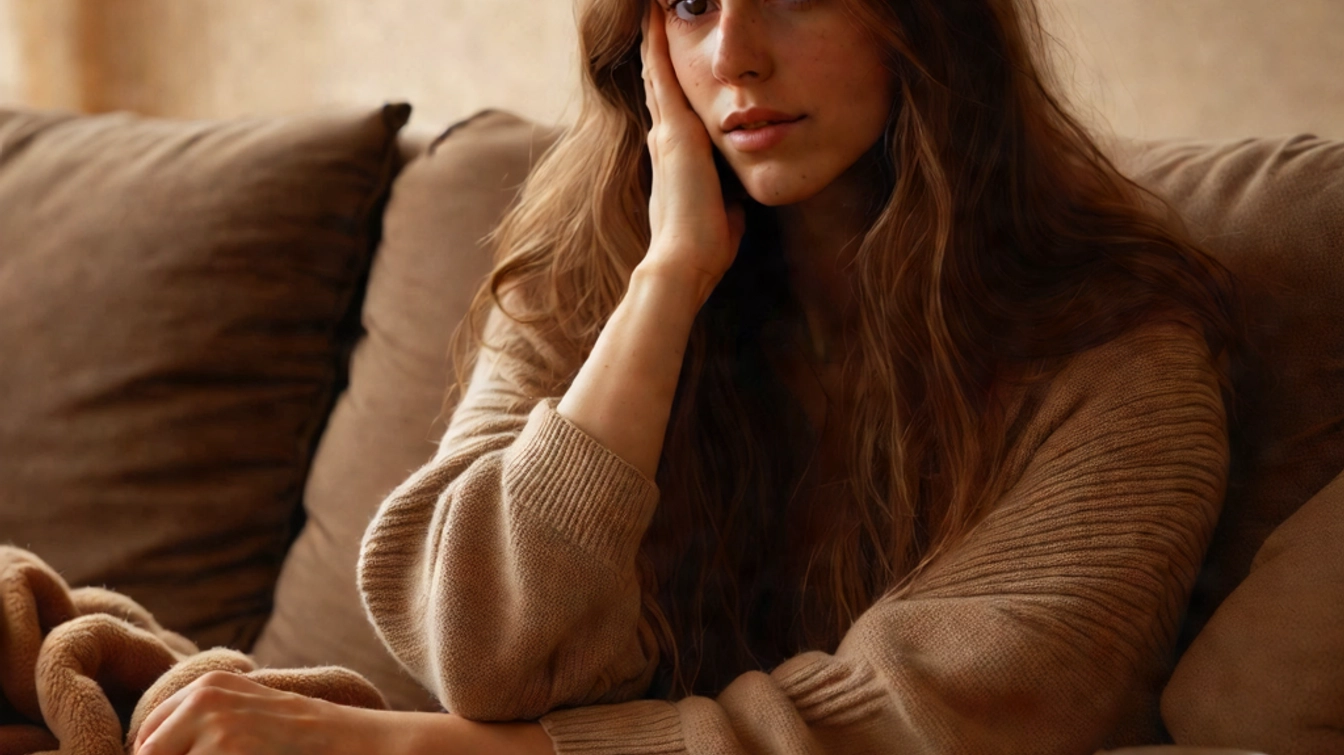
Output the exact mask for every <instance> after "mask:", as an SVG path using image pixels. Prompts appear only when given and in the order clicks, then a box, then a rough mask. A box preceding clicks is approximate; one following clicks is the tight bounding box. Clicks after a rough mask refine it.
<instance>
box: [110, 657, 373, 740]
mask: <svg viewBox="0 0 1344 755" xmlns="http://www.w3.org/2000/svg"><path fill="white" fill-rule="evenodd" d="M375 715H376V712H375V711H367V710H363V709H360V708H349V707H346V706H342V705H336V704H335V703H329V702H326V701H325V700H316V699H313V698H310V697H304V696H302V695H295V694H292V693H289V692H279V691H277V690H273V689H271V688H269V687H265V686H263V685H260V684H257V683H256V682H254V681H252V680H250V679H246V678H244V677H242V676H239V675H237V674H230V673H226V672H222V671H215V672H211V673H209V674H205V675H204V676H202V677H201V678H199V679H197V680H196V681H194V682H192V683H191V684H189V685H187V686H186V687H183V688H182V689H181V690H178V692H177V693H176V694H174V695H173V696H172V697H169V698H168V699H167V700H165V701H163V703H162V704H160V705H159V707H157V708H155V709H154V712H153V713H151V714H150V715H149V717H148V718H146V719H145V723H144V725H143V726H141V727H140V733H139V735H138V736H137V737H136V741H135V746H134V748H133V749H132V752H133V753H134V755H187V753H191V754H192V755H204V753H211V754H212V755H244V754H246V755H281V754H282V753H283V754H284V755H299V754H300V753H313V755H317V754H318V753H328V754H329V755H340V754H341V753H347V752H348V753H352V754H353V753H370V752H387V751H390V750H389V748H385V747H382V746H380V743H379V741H378V740H377V738H378V737H379V735H380V732H379V729H380V728H381V727H380V726H379V725H378V721H377V719H376V718H375Z"/></svg>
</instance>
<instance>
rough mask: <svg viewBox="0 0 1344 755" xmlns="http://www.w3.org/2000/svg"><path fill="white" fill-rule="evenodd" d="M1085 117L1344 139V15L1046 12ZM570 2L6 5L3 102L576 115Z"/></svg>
mask: <svg viewBox="0 0 1344 755" xmlns="http://www.w3.org/2000/svg"><path fill="white" fill-rule="evenodd" d="M1048 1H1049V2H1050V3H1051V7H1052V8H1053V11H1052V13H1051V19H1052V20H1051V27H1052V29H1053V30H1054V31H1055V33H1056V34H1057V35H1058V36H1059V38H1060V39H1061V40H1062V41H1063V42H1064V43H1065V45H1066V47H1067V51H1068V52H1067V54H1066V60H1067V61H1069V62H1070V63H1071V72H1072V79H1073V80H1074V81H1075V82H1076V86H1077V91H1078V93H1079V97H1078V99H1079V100H1080V101H1081V102H1082V103H1083V105H1084V106H1085V108H1086V109H1087V110H1088V111H1089V112H1091V113H1092V114H1093V115H1094V116H1095V118H1094V119H1095V120H1099V121H1104V122H1107V123H1110V124H1111V125H1113V126H1114V128H1115V130H1116V131H1118V132H1120V133H1124V134H1131V135H1140V136H1152V137H1158V136H1173V135H1176V136H1179V135H1191V136H1205V137H1232V136H1243V135H1251V134H1271V133H1282V132H1289V131H1308V130H1309V131H1315V132H1317V133H1321V134H1323V135H1327V136H1333V137H1338V138H1344V0H1291V2H1287V3H1270V2H1266V0H1048ZM573 48H574V30H573V18H572V10H571V1H570V0H475V1H469V0H0V99H3V100H4V101H6V102H27V103H33V104H37V105H41V106H54V107H71V108H79V109H85V110H105V109H113V108H130V109H135V110H139V111H141V112H146V113H152V114H161V115H173V116H185V117H219V116H229V115H236V114H242V113H276V112H286V111H294V110H306V109H310V108H313V107H318V106H323V105H332V104H367V103H370V102H378V101H382V100H386V99H406V100H408V101H410V102H412V103H414V104H415V105H416V107H417V116H416V123H417V124H418V125H419V126H421V127H424V128H434V127H437V126H439V125H441V124H445V123H447V122H449V121H451V120H454V119H456V118H459V117H462V116H464V115H466V114H469V113H471V112H473V111H475V110H477V109H479V108H483V107H503V108H508V109H512V110H515V111H518V112H521V113H524V114H526V115H529V116H532V117H534V118H538V119H541V120H548V121H553V120H563V119H565V118H566V114H567V113H570V114H572V112H573V108H574V104H575V103H574V88H575V81H576V78H577V75H576V72H575V66H576V64H575V62H574V59H575V55H574V49H573Z"/></svg>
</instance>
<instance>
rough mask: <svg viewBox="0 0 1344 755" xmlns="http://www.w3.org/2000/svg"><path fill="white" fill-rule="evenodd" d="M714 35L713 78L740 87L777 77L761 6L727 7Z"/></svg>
mask: <svg viewBox="0 0 1344 755" xmlns="http://www.w3.org/2000/svg"><path fill="white" fill-rule="evenodd" d="M715 31H716V32H717V38H718V47H717V48H716V49H715V50H714V68H713V72H714V78H716V79H718V80H719V81H721V82H723V83H724V84H730V85H737V84H741V83H743V82H744V81H746V80H761V79H767V78H769V77H770V76H771V74H773V73H774V60H773V57H772V54H773V53H772V50H771V47H770V39H769V30H768V29H767V28H766V19H765V18H764V17H763V16H762V15H761V9H760V7H759V4H758V3H724V5H723V7H722V10H720V11H719V19H718V28H717V29H716V30H715Z"/></svg>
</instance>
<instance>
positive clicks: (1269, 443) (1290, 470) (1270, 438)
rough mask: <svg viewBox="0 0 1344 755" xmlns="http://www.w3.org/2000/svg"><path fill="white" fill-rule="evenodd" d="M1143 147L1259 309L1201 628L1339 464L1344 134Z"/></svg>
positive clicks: (1138, 166) (1135, 170)
mask: <svg viewBox="0 0 1344 755" xmlns="http://www.w3.org/2000/svg"><path fill="white" fill-rule="evenodd" d="M1132 146H1133V145H1132ZM1137 146H1138V147H1139V149H1132V148H1131V150H1130V151H1129V153H1128V154H1127V155H1126V156H1124V157H1123V158H1122V165H1123V166H1124V167H1126V168H1127V169H1128V170H1129V171H1130V172H1131V174H1132V175H1134V176H1135V177H1136V178H1137V179H1138V180H1139V181H1140V182H1142V183H1144V184H1145V185H1147V186H1149V187H1151V188H1153V189H1155V190H1157V192H1158V193H1159V194H1161V195H1162V196H1164V197H1166V198H1167V199H1168V200H1170V201H1171V202H1172V203H1173V204H1174V205H1175V207H1176V209H1177V210H1178V211H1179V212H1180V214H1181V215H1182V216H1184V217H1185V219H1186V221H1187V223H1188V224H1189V228H1190V230H1191V231H1192V233H1193V235H1194V237H1195V238H1196V239H1197V240H1198V241H1200V242H1201V243H1203V244H1204V245H1205V246H1206V247H1207V248H1208V249H1209V250H1210V251H1212V252H1213V253H1214V255H1215V256H1216V257H1217V258H1218V259H1219V260H1221V261H1222V262H1223V264H1225V265H1227V266H1228V268H1230V269H1231V270H1232V272H1233V273H1234V274H1236V276H1237V277H1238V279H1239V280H1240V281H1241V284H1242V286H1243V290H1244V292H1245V295H1246V304H1247V309H1248V313H1249V319H1250V328H1251V333H1250V336H1251V344H1250V345H1251V348H1252V350H1253V353H1252V355H1251V360H1250V363H1249V365H1248V368H1249V369H1248V370H1247V371H1246V373H1245V374H1241V375H1239V376H1237V378H1236V380H1237V389H1238V391H1239V392H1240V394H1241V395H1240V398H1239V402H1238V403H1239V406H1238V408H1237V411H1238V413H1239V416H1240V418H1241V419H1242V421H1243V422H1244V435H1245V441H1244V442H1243V443H1241V444H1240V447H1239V448H1238V449H1237V454H1238V457H1239V458H1238V459H1237V460H1236V461H1235V462H1234V468H1233V470H1232V479H1231V481H1230V489H1229V491H1228V496H1227V502H1226V504H1225V506H1224V510H1223V515H1222V518H1221V519H1220V521H1219V525H1218V531H1217V533H1216V535H1215V537H1214V543H1213V546H1212V548H1211V550H1210V552H1209V557H1208V560H1207V563H1206V566H1205V569H1204V573H1203V574H1202V575H1201V578H1200V584H1199V586H1198V588H1197V591H1196V595H1195V599H1194V601H1193V602H1192V606H1191V626H1190V630H1191V631H1192V632H1193V631H1195V630H1198V628H1199V626H1200V625H1202V622H1203V621H1204V620H1206V619H1207V617H1208V616H1209V615H1210V614H1211V613H1212V612H1213V610H1214V609H1216V608H1217V607H1218V604H1219V603H1221V602H1222V600H1223V599H1224V598H1225V597H1226V596H1227V594H1228V593H1229V592H1231V590H1232V589H1233V588H1234V587H1236V585H1237V584H1239V583H1240V582H1241V580H1242V579H1244V578H1245V577H1246V574H1247V573H1248V572H1249V570H1250V565H1251V560H1252V558H1254V556H1255V553H1256V551H1257V550H1258V549H1259V548H1260V545H1261V544H1262V543H1263V542H1264V541H1265V538H1266V537H1268V536H1269V534H1270V533H1271V532H1272V531H1273V530H1274V528H1275V527H1277V526H1278V525H1279V524H1280V523H1282V522H1283V521H1284V520H1286V519H1287V518H1288V517H1289V516H1291V515H1292V514H1293V512H1294V511H1296V510H1297V508H1298V507H1299V506H1301V505H1302V504H1303V503H1304V502H1305V501H1306V500H1307V499H1308V498H1310V497H1311V496H1312V495H1314V494H1315V493H1316V492H1317V491H1318V490H1320V489H1321V488H1322V487H1324V486H1325V484H1326V483H1328V482H1329V481H1330V480H1331V479H1333V478H1334V476H1335V475H1336V474H1337V473H1338V472H1339V471H1340V470H1341V469H1344V142H1332V141H1326V140H1322V139H1317V138H1314V137H1305V136H1304V137H1293V138H1286V139H1255V140H1246V141H1237V142H1220V143H1199V142H1169V143H1153V144H1142V145H1137Z"/></svg>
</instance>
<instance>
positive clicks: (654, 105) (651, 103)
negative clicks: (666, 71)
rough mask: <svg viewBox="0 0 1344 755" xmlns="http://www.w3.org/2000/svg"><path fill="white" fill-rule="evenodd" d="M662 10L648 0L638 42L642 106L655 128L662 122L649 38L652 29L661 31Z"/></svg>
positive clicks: (654, 60)
mask: <svg viewBox="0 0 1344 755" xmlns="http://www.w3.org/2000/svg"><path fill="white" fill-rule="evenodd" d="M661 14H662V8H660V7H658V0H649V4H648V6H646V7H645V9H644V27H643V34H642V35H641V36H640V41H639V57H640V61H641V62H642V63H643V71H644V104H645V106H646V107H648V109H649V116H650V117H651V118H652V119H653V125H654V126H655V127H657V126H658V124H659V123H660V122H661V121H662V118H661V117H660V111H659V109H658V93H657V91H656V89H655V88H654V83H653V76H654V69H655V68H656V67H657V60H656V59H655V58H654V54H653V48H652V45H651V40H650V39H649V37H650V36H651V35H652V34H653V31H652V30H653V27H655V26H657V27H659V30H660V31H662V22H663V19H662V15H661Z"/></svg>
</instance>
